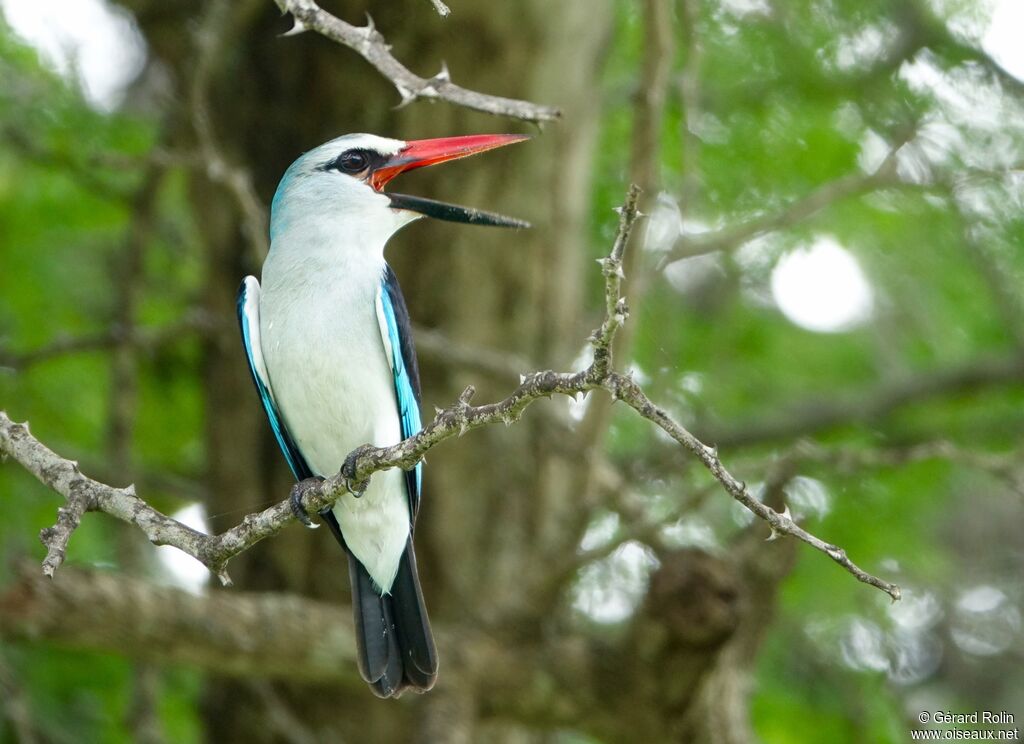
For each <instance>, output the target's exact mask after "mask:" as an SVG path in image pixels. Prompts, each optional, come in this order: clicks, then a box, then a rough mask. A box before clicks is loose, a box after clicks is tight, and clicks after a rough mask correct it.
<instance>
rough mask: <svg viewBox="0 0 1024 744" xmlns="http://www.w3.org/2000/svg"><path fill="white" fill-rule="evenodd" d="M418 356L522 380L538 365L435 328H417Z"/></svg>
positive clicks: (415, 328) (515, 355) (415, 334)
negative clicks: (522, 375) (520, 377)
mask: <svg viewBox="0 0 1024 744" xmlns="http://www.w3.org/2000/svg"><path fill="white" fill-rule="evenodd" d="M413 338H414V339H415V340H416V353H417V354H419V356H420V357H421V358H424V359H431V360H438V361H441V362H444V363H445V364H450V365H456V366H459V367H465V368H467V369H472V370H476V371H478V372H485V373H487V374H489V375H493V376H494V377H499V378H511V379H513V380H515V379H518V378H519V375H521V374H522V373H523V370H524V369H531V368H532V367H533V366H534V365H532V364H530V363H529V360H527V359H525V358H524V357H521V356H519V355H517V354H512V353H509V352H503V351H498V350H497V349H491V348H488V347H485V346H476V345H473V344H467V343H464V342H462V341H459V340H458V339H454V338H452V337H451V336H448V335H447V334H445V333H442V332H441V331H438V330H436V329H434V328H423V327H421V326H413Z"/></svg>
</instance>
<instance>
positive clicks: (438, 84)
mask: <svg viewBox="0 0 1024 744" xmlns="http://www.w3.org/2000/svg"><path fill="white" fill-rule="evenodd" d="M274 2H276V3H277V6H278V7H279V8H280V9H281V11H282V12H285V13H291V14H292V18H294V20H295V25H294V26H293V27H292V30H291V31H289V32H288V34H289V35H291V34H297V33H302V32H303V31H316V32H317V33H319V34H322V35H324V36H326V37H327V38H328V39H331V40H332V41H336V42H338V43H339V44H342V45H343V46H347V47H348V48H349V49H351V50H353V51H354V52H356V53H357V54H359V55H360V56H361V57H362V58H363V59H365V60H366V61H367V62H369V63H370V64H371V65H373V66H374V67H375V68H376V69H377V71H378V72H380V73H381V74H382V75H383V76H384V77H386V78H387V79H388V80H390V81H391V82H392V84H394V86H395V88H396V89H397V90H398V94H399V95H400V96H401V97H402V103H401V105H405V104H408V103H412V102H413V101H415V100H417V99H420V98H422V99H425V100H431V101H447V102H448V103H453V104H455V105H457V106H463V107H464V108H469V109H473V110H475V111H483V112H484V113H487V114H494V115H496V116H508V117H511V118H513V119H521V120H523V121H532V122H542V121H552V120H554V119H557V118H559V117H560V116H561V115H562V114H561V112H560V111H559V110H558V109H557V108H554V107H552V106H541V105H538V104H535V103H530V102H529V101H517V100H514V99H512V98H501V97H499V96H490V95H485V94H483V93H477V92H476V91H472V90H468V89H466V88H463V87H462V86H459V85H456V84H455V83H453V82H452V81H451V76H450V75H449V74H448V69H447V68H446V67H442V69H441V71H440V72H439V73H437V74H436V75H434V77H432V78H422V77H420V76H419V75H416V74H415V73H413V72H412V71H410V70H409V68H407V67H406V66H405V65H403V64H402V63H401V62H399V61H398V60H397V59H395V57H394V55H392V54H391V47H390V46H389V45H388V43H387V41H385V39H384V37H383V36H381V34H380V32H379V31H377V29H376V28H375V27H374V25H373V22H372V21H369V22H368V23H367V24H366V25H365V26H353V25H351V24H349V23H345V21H343V20H341V19H340V18H338V17H336V16H333V15H331V14H330V13H328V12H327V11H326V10H324V9H323V8H321V7H320V6H319V5H317V4H316V2H314V0H274Z"/></svg>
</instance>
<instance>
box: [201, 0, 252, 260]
mask: <svg viewBox="0 0 1024 744" xmlns="http://www.w3.org/2000/svg"><path fill="white" fill-rule="evenodd" d="M233 10H234V7H233V5H232V3H230V2H227V0H214V2H211V3H210V4H209V6H208V8H207V10H206V12H205V14H204V16H203V19H202V21H201V23H200V25H199V27H198V29H197V30H196V47H197V58H196V65H195V70H194V72H193V75H192V80H191V85H190V87H189V96H188V102H189V110H190V114H191V119H192V126H193V128H194V129H195V132H196V138H197V139H198V141H199V151H200V154H201V155H202V162H203V164H204V165H205V170H204V172H205V173H206V177H207V178H209V179H210V180H211V181H212V182H214V183H218V184H220V185H222V186H223V187H224V188H225V189H226V190H227V191H228V193H229V194H231V196H232V198H233V199H234V200H235V203H236V204H237V206H238V210H239V213H240V215H241V218H242V231H243V233H244V234H245V239H246V242H247V243H248V245H249V250H250V252H251V255H252V260H253V261H254V262H255V264H256V265H260V264H261V263H262V262H263V259H264V258H266V256H267V252H268V251H269V250H270V242H269V240H268V238H267V231H268V221H267V208H266V205H265V204H264V203H263V202H262V200H261V199H260V197H259V194H257V193H256V186H255V185H254V184H253V180H252V174H251V173H250V172H249V171H248V170H247V169H246V168H243V167H242V166H240V165H237V164H235V163H232V162H231V161H230V160H229V159H228V158H227V157H226V156H225V155H224V153H223V148H222V147H221V146H220V143H219V142H218V140H217V134H216V131H215V130H214V126H213V118H212V117H211V116H210V109H209V97H210V85H211V82H212V78H213V74H214V70H215V69H216V67H217V63H218V60H219V57H220V54H221V53H222V52H223V50H224V49H225V47H226V41H227V38H226V37H227V26H228V24H229V22H230V20H231V14H232V11H233Z"/></svg>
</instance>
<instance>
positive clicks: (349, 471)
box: [341, 444, 377, 499]
mask: <svg viewBox="0 0 1024 744" xmlns="http://www.w3.org/2000/svg"><path fill="white" fill-rule="evenodd" d="M375 449H377V448H376V447H374V446H373V445H372V444H363V445H360V446H359V447H356V448H355V449H354V450H352V451H351V452H350V453H349V455H348V457H346V458H345V464H344V465H342V466H341V477H342V478H344V479H345V488H347V489H348V491H349V493H351V494H352V495H353V496H355V497H356V498H357V499H358V498H359V497H360V496H362V495H363V494H364V493H366V487H367V486H368V485H369V482H370V481H369V479H364V480H358V479H357V478H356V463H357V462H358V461H359V458H360V457H362V456H363V455H365V454H366V453H367V452H372V451H374V450H375Z"/></svg>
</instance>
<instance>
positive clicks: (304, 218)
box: [270, 134, 529, 246]
mask: <svg viewBox="0 0 1024 744" xmlns="http://www.w3.org/2000/svg"><path fill="white" fill-rule="evenodd" d="M525 139H529V138H528V137H527V136H525V135H519V134H479V135H469V136H465V137H441V138H438V139H425V140H411V141H408V142H404V141H402V140H395V139H388V138H386V137H378V136H376V135H373V134H347V135H345V136H343V137H338V138H337V139H333V140H331V141H330V142H327V143H325V144H323V145H320V146H319V147H317V148H315V149H313V150H310V151H309V152H307V153H305V154H303V155H302V156H301V157H300V158H299V159H298V160H296V161H295V162H294V163H292V165H291V166H290V167H289V168H288V170H287V171H286V172H285V174H284V177H283V178H282V179H281V183H280V184H279V185H278V187H277V193H276V194H275V195H274V201H273V204H272V206H271V222H270V232H271V238H272V239H274V238H275V237H276V236H277V235H280V234H282V233H283V232H284V231H285V230H289V229H291V228H293V227H294V226H295V225H296V223H297V222H304V223H307V224H308V221H310V220H313V219H316V220H317V221H318V222H320V223H321V224H323V225H325V226H327V229H338V230H343V231H344V232H346V233H348V234H350V235H351V234H360V235H362V236H364V237H366V238H369V239H375V240H379V242H380V244H381V246H383V243H384V242H386V241H387V239H388V238H389V237H390V236H391V235H392V234H393V233H394V232H396V231H397V230H399V229H400V228H401V227H402V226H404V225H407V224H408V223H410V222H412V221H413V220H415V219H418V218H420V217H423V216H427V217H434V218H436V219H441V220H450V221H452V222H465V223H469V224H474V225H493V226H496V227H516V228H519V227H529V225H528V223H526V222H523V221H521V220H517V219H514V218H511V217H504V216H502V215H499V214H493V213H490V212H483V211H480V210H477V209H471V208H469V207H460V206H456V205H454V204H445V203H444V202H439V201H434V200H432V199H424V198H422V197H417V196H407V195H404V194H394V193H390V192H387V193H385V191H384V187H385V186H386V185H387V184H388V183H389V182H390V181H391V179H393V178H394V177H395V176H397V175H398V174H400V173H403V172H405V171H408V170H413V169H415V168H423V167H425V166H428V165H436V164H438V163H444V162H447V161H449V160H456V159H458V158H464V157H468V156H470V155H475V154H477V153H481V152H486V151H487V150H493V149H494V148H496V147H502V146H504V145H510V144H512V143H514V142H521V141H523V140H525Z"/></svg>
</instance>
